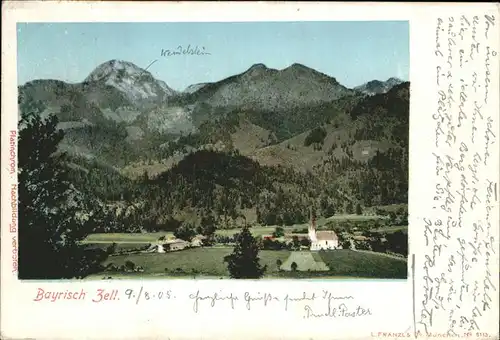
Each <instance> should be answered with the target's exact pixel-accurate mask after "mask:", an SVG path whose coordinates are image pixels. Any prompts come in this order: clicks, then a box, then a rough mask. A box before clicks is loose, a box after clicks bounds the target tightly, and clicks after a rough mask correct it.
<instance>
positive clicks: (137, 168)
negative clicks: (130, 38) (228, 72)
mask: <svg viewBox="0 0 500 340" xmlns="http://www.w3.org/2000/svg"><path fill="white" fill-rule="evenodd" d="M167 83H168V82H165V81H163V80H158V79H155V78H154V77H153V76H152V74H151V73H149V72H148V71H147V70H143V69H141V68H139V67H138V66H136V65H134V64H133V63H130V62H127V61H121V60H110V61H108V62H106V63H103V64H102V65H99V66H98V67H96V69H95V70H94V71H92V72H91V73H90V74H89V76H88V77H86V78H85V79H84V80H83V81H82V82H81V83H76V84H69V83H65V82H62V81H59V80H50V79H49V80H33V81H30V82H28V83H26V84H24V85H21V86H19V117H21V116H23V115H24V114H26V113H36V114H37V115H39V116H40V117H42V118H44V119H45V118H48V117H56V118H55V119H57V128H58V129H61V131H62V135H63V137H62V140H61V142H60V144H59V145H58V154H59V155H61V163H60V167H61V168H60V171H62V172H64V174H65V176H67V177H66V178H67V181H68V183H69V184H70V185H71V187H72V188H73V190H75V192H76V193H77V195H78V196H79V197H82V200H83V201H84V202H86V203H85V204H86V205H85V206H86V208H84V209H82V211H81V214H82V215H85V216H92V218H90V220H89V221H91V224H92V226H91V229H90V230H89V232H88V233H87V234H86V235H83V234H82V235H81V236H79V237H80V239H79V244H81V245H83V246H84V247H85V248H86V249H94V250H95V249H98V250H100V251H103V252H109V257H108V258H107V260H105V261H103V262H102V266H103V267H102V268H100V270H101V271H100V272H99V271H98V272H99V274H97V275H101V274H103V275H107V276H113V277H116V276H120V275H125V276H127V275H146V274H147V275H151V276H158V275H166V276H169V277H170V276H182V275H187V276H193V275H194V276H197V275H198V276H210V277H227V276H228V273H227V268H226V267H225V265H224V263H223V261H222V259H223V258H224V256H226V255H228V254H229V253H231V249H232V247H233V246H234V242H235V239H236V238H237V236H235V235H238V234H239V233H240V232H241V228H242V227H243V226H249V227H250V231H251V234H252V235H253V237H254V238H255V239H256V240H257V242H258V244H259V247H260V248H261V249H262V250H261V252H260V256H261V260H262V262H263V263H264V264H266V265H267V266H268V268H269V271H268V272H267V274H266V277H279V278H281V277H282V278H302V277H304V278H306V277H308V276H307V275H306V273H307V272H308V269H307V268H299V270H298V271H296V270H292V271H290V270H288V271H286V270H281V269H280V264H279V263H285V261H286V260H287V259H288V258H289V257H290V256H295V255H293V254H294V253H295V252H309V250H305V249H302V248H300V245H299V246H297V245H292V246H290V245H286V246H283V248H280V250H275V249H274V248H272V249H271V248H269V247H271V246H269V245H266V242H264V241H263V240H264V239H265V236H266V235H272V234H273V233H276V232H277V230H282V231H283V232H284V233H285V234H290V235H294V234H300V233H303V230H304V229H307V227H308V225H309V223H310V221H311V218H312V216H314V218H315V219H316V221H317V228H318V230H319V231H322V230H323V231H327V230H328V231H334V232H335V233H336V234H337V235H338V237H339V241H340V242H341V243H345V244H344V245H343V246H342V248H343V249H339V250H333V251H332V250H327V251H325V252H321V254H320V255H314V254H316V253H313V252H311V253H312V254H313V255H312V257H309V255H305V256H306V257H304V258H307V259H308V260H307V259H306V260H304V261H305V262H304V263H308V262H307V261H309V263H311V266H312V267H311V268H314V266H315V265H314V263H313V262H314V261H317V262H321V263H324V266H323V265H319V266H320V267H321V268H326V269H325V270H324V271H323V272H317V273H315V274H310V275H313V276H314V277H321V276H324V277H335V276H338V277H343V276H350V275H352V276H354V277H370V278H376V277H378V278H404V277H406V260H405V256H406V255H407V245H406V247H405V246H403V245H401V244H399V243H401V242H403V243H407V225H408V221H407V215H408V211H407V204H408V152H409V145H408V130H409V125H408V124H409V96H410V84H409V83H408V82H403V81H400V80H398V79H396V78H390V79H388V80H387V81H379V80H374V81H372V82H368V83H366V84H363V85H360V86H358V87H355V88H352V89H350V88H347V87H346V86H344V85H342V84H340V83H339V82H338V81H337V80H336V79H335V78H333V77H331V76H329V75H326V74H323V73H321V72H318V71H316V70H314V69H311V68H309V67H307V66H305V65H302V64H298V63H294V64H292V65H290V66H289V67H286V68H284V69H282V70H277V69H272V68H268V67H267V66H265V65H264V64H255V65H252V66H251V67H250V68H248V69H247V70H246V71H245V72H243V73H240V74H236V75H234V76H231V77H228V78H225V79H222V80H220V81H216V82H212V83H202V84H194V85H192V86H189V87H188V88H187V89H186V90H185V91H176V90H174V89H172V88H171V87H169V86H168V85H167ZM20 127H21V128H22V126H20ZM22 152H23V150H20V153H22ZM390 206H397V207H398V208H397V210H396V211H390V209H387V207H390ZM89 223H90V222H89ZM306 232H307V230H306ZM393 234H394V235H397V236H394V237H393V236H392V235H393ZM195 235H201V236H203V237H204V238H206V239H209V240H210V242H209V243H206V244H205V243H204V244H203V245H202V246H200V247H196V248H192V249H191V248H189V249H184V250H180V251H175V252H173V251H171V252H166V253H165V254H163V253H145V250H146V249H147V248H148V249H149V248H150V247H151V246H152V245H153V244H156V243H157V242H158V240H159V239H160V238H163V239H169V238H172V239H180V240H184V241H186V242H188V241H189V242H190V241H191V239H192V238H193V237H194V236H195ZM290 237H291V236H290ZM276 240H277V241H279V242H282V243H286V242H285V241H284V239H280V238H279V237H276ZM349 242H350V243H349ZM348 243H349V244H348ZM396 244H399V245H397V246H396ZM111 246H113V247H114V249H113V250H112V251H111V250H108V248H109V247H111ZM280 247H281V246H280ZM290 247H292V248H290ZM361 250H362V251H361ZM363 251H364V252H363ZM367 252H368V253H367ZM375 252H376V253H384V254H388V255H387V256H380V255H374V254H370V253H375ZM393 253H397V254H399V255H398V256H395V257H394V256H393V255H392V254H393ZM318 256H320V258H321V259H320V258H319V257H318ZM299 258H301V257H300V256H299ZM301 259H302V258H301ZM311 259H315V260H314V261H313V262H311V261H312V260H311ZM278 260H279V262H278ZM300 261H302V260H300ZM339 261H340V262H341V263H343V264H342V265H340V264H339V263H340V262H339ZM384 261H386V262H387V263H385V264H384ZM394 261H396V262H394ZM292 262H294V261H292ZM389 262H390V263H389ZM393 262H394V263H393ZM127 263H128V266H132V264H133V268H132V267H130V268H126V266H127ZM131 263H132V264H131ZM112 265H113V266H114V267H111V266H112ZM137 267H141V268H142V271H138V270H137V269H136V268H137ZM110 268H111V269H110ZM113 268H114V269H113ZM117 268H118V269H117ZM120 268H121V269H120ZM166 268H168V270H167V269H166ZM178 268H180V270H179V269H178ZM382 268H389V269H382ZM390 268H392V269H390ZM309 272H311V273H312V271H310V270H309ZM120 273H121V274H120Z"/></svg>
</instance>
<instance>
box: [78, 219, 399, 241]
mask: <svg viewBox="0 0 500 340" xmlns="http://www.w3.org/2000/svg"><path fill="white" fill-rule="evenodd" d="M384 218H385V217H382V216H368V215H335V216H331V217H328V218H320V219H318V221H317V226H318V229H323V228H321V227H322V226H323V225H324V224H326V223H328V222H330V223H331V222H334V224H335V222H343V221H353V222H369V221H374V220H383V219H384ZM308 225H309V223H303V224H296V225H293V226H285V227H283V229H284V230H285V233H291V232H292V231H293V230H294V229H304V228H307V227H308ZM276 227H278V226H275V225H272V226H253V227H251V228H250V230H251V232H252V234H253V235H254V236H256V237H261V236H262V235H270V234H272V233H273V231H274V230H275V229H276ZM389 228H403V227H389ZM238 232H240V229H238V228H236V229H218V230H217V231H216V234H217V235H223V236H233V235H234V234H236V233H238ZM173 235H174V234H173V232H154V233H98V234H90V235H89V236H88V237H87V238H86V239H85V240H84V241H83V243H113V242H115V243H152V242H156V241H157V240H158V238H160V237H161V236H166V237H173Z"/></svg>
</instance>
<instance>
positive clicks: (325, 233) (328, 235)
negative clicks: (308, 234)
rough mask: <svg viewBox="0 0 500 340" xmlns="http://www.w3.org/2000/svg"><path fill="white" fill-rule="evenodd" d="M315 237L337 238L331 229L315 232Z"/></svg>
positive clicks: (323, 239)
mask: <svg viewBox="0 0 500 340" xmlns="http://www.w3.org/2000/svg"><path fill="white" fill-rule="evenodd" d="M316 238H317V239H318V241H330V240H332V241H335V240H338V237H337V234H335V232H334V231H332V230H322V231H317V232H316Z"/></svg>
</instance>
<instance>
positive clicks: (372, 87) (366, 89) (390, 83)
mask: <svg viewBox="0 0 500 340" xmlns="http://www.w3.org/2000/svg"><path fill="white" fill-rule="evenodd" d="M401 83H403V81H402V80H401V79H399V78H396V77H390V78H389V79H387V80H386V81H381V80H377V79H375V80H370V81H369V82H366V83H365V84H363V85H360V86H357V87H355V89H356V90H358V91H360V92H362V93H364V94H368V95H374V94H380V93H387V92H388V91H389V90H390V89H391V88H393V87H394V86H396V85H399V84H401Z"/></svg>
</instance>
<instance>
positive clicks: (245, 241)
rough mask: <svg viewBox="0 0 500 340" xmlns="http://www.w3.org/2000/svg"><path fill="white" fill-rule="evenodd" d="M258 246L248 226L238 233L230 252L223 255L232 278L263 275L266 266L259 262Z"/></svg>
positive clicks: (250, 277) (256, 277) (254, 277)
mask: <svg viewBox="0 0 500 340" xmlns="http://www.w3.org/2000/svg"><path fill="white" fill-rule="evenodd" d="M259 260H260V259H259V246H258V244H257V240H256V239H255V238H254V237H253V236H252V233H251V232H250V229H249V227H248V226H244V227H243V228H242V230H241V233H239V234H238V236H237V239H236V245H235V246H234V250H233V252H232V253H231V254H229V255H227V256H225V257H224V262H226V263H227V268H228V270H229V275H230V277H231V278H233V279H258V278H261V277H262V276H263V275H264V272H265V271H266V268H267V266H264V267H262V266H261V265H260V263H259Z"/></svg>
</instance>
